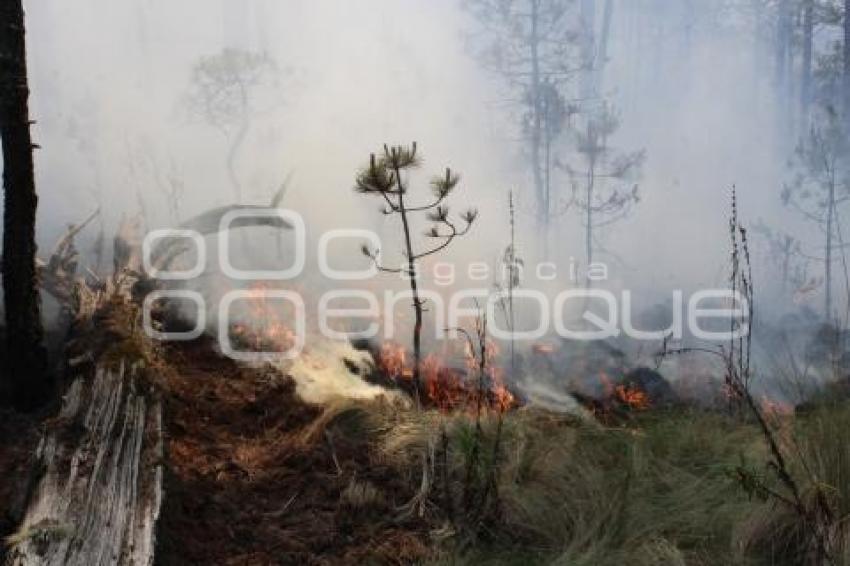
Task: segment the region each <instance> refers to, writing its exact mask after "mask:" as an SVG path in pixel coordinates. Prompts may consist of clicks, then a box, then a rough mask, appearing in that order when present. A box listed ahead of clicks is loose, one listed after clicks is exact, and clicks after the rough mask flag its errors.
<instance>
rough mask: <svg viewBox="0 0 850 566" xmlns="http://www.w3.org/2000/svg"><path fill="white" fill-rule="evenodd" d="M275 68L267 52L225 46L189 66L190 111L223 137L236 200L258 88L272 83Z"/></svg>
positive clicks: (240, 187) (254, 114)
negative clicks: (241, 162)
mask: <svg viewBox="0 0 850 566" xmlns="http://www.w3.org/2000/svg"><path fill="white" fill-rule="evenodd" d="M276 70H277V67H276V65H275V63H274V61H272V60H271V59H270V58H269V57H268V56H267V55H265V54H259V53H251V52H248V51H243V50H240V49H233V48H227V49H224V50H223V51H222V52H221V53H218V54H216V55H210V56H207V57H202V58H201V59H200V60H199V61H198V62H197V63H196V64H195V66H194V67H193V69H192V78H191V87H190V93H189V105H190V110H191V111H192V112H193V113H194V114H195V115H197V116H198V117H200V118H201V119H202V120H203V121H204V122H206V123H207V124H208V125H210V126H212V127H213V128H215V129H216V130H218V131H219V132H221V134H222V135H223V136H224V138H225V139H226V140H227V143H228V150H227V174H228V178H229V180H230V184H231V186H232V188H233V193H234V196H235V197H236V200H237V201H241V200H242V192H243V188H242V182H241V181H240V179H239V172H238V170H237V161H238V159H239V154H240V151H241V149H242V146H243V144H244V143H245V140H246V139H247V137H248V133H249V131H250V129H251V123H252V120H253V119H254V117H255V116H256V114H257V113H259V112H260V111H261V109H260V108H258V100H257V99H258V97H259V91H260V90H261V88H262V87H264V86H270V85H272V84H273V82H274V80H275V77H276Z"/></svg>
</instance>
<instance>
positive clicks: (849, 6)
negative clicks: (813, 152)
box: [841, 0, 850, 131]
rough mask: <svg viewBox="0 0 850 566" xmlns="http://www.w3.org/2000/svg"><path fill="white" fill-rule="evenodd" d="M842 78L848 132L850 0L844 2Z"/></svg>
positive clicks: (842, 98) (849, 109)
mask: <svg viewBox="0 0 850 566" xmlns="http://www.w3.org/2000/svg"><path fill="white" fill-rule="evenodd" d="M843 58H844V61H843V63H844V76H843V77H842V79H843V81H842V93H841V100H842V101H843V107H844V108H843V109H844V124H845V128H846V129H847V130H848V131H850V0H844V49H843Z"/></svg>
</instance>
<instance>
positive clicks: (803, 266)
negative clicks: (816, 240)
mask: <svg viewBox="0 0 850 566" xmlns="http://www.w3.org/2000/svg"><path fill="white" fill-rule="evenodd" d="M753 231H754V232H755V233H757V234H759V235H760V236H761V237H762V238H764V240H765V242H766V244H767V253H768V260H769V261H770V262H771V264H772V266H773V268H775V269H776V270H777V271H778V272H779V276H780V281H781V288H780V291H781V293H782V295H781V296H782V299H783V300H787V299H788V298H789V294H790V292H791V291H792V290H798V289H801V288H802V287H803V286H804V285H806V284H807V283H808V282H809V281H808V276H807V272H808V259H807V258H806V257H805V254H804V253H803V249H802V243H801V242H800V240H799V239H797V238H796V237H795V236H793V235H791V234H789V233H787V232H784V231H782V230H774V229H773V228H771V227H770V226H768V225H767V224H765V223H764V222H762V221H760V222H758V223H757V224H755V225H754V226H753Z"/></svg>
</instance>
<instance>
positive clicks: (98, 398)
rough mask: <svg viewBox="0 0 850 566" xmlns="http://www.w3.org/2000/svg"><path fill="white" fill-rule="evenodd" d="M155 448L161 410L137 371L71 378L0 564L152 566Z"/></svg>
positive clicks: (158, 457) (158, 481)
mask: <svg viewBox="0 0 850 566" xmlns="http://www.w3.org/2000/svg"><path fill="white" fill-rule="evenodd" d="M162 450H163V446H162V411H161V407H160V404H159V402H158V401H157V400H156V399H155V396H153V395H151V392H150V390H149V386H148V385H147V384H146V380H145V377H144V371H143V370H142V369H141V368H139V367H138V366H135V365H134V366H128V365H126V364H124V363H121V364H119V366H118V367H117V368H112V369H110V368H106V367H99V368H98V369H97V370H96V372H95V375H94V376H89V377H79V378H77V379H76V380H74V381H73V382H72V384H71V386H70V388H69V389H68V392H67V393H66V395H65V398H64V402H63V404H62V409H61V411H60V412H59V415H58V416H57V417H55V418H54V419H51V420H50V421H49V422H48V423H47V426H46V430H45V433H44V436H43V437H42V439H41V442H40V444H39V446H38V449H37V454H36V461H37V470H36V471H37V473H38V474H39V477H40V479H39V480H38V481H37V484H36V485H35V486H34V490H33V492H32V494H31V497H30V501H29V505H28V507H27V511H26V514H25V517H24V520H23V522H22V524H21V526H20V528H19V530H18V532H17V533H16V534H15V535H13V536H12V537H10V538H9V539H8V540H7V543H8V544H9V546H10V547H11V548H10V551H9V555H8V559H7V564H8V565H11V566H19V565H20V566H23V565H29V564H40V565H52V564H55V565H60V564H61V565H79V566H99V565H111V564H134V565H149V564H152V563H153V559H154V547H155V525H156V521H157V518H158V516H159V509H160V505H161V502H162Z"/></svg>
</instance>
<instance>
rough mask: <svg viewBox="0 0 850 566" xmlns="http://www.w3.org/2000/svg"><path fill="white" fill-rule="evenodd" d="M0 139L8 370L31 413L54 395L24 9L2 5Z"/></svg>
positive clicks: (7, 0) (16, 396) (13, 3)
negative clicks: (39, 252)
mask: <svg viewBox="0 0 850 566" xmlns="http://www.w3.org/2000/svg"><path fill="white" fill-rule="evenodd" d="M0 89H2V96H0V139H2V144H3V187H4V190H5V198H4V206H5V210H4V217H3V221H4V225H3V226H4V228H3V266H2V272H3V291H4V295H3V298H4V305H5V309H6V347H7V349H8V350H7V351H8V353H9V355H8V356H7V359H8V360H9V364H8V366H9V367H8V368H7V369H8V371H9V376H10V380H11V393H12V395H13V400H14V402H15V404H16V405H17V406H19V407H21V408H23V409H31V408H34V407H36V406H37V405H39V404H40V403H41V402H43V401H44V400H45V398H46V396H47V394H48V392H49V382H48V378H47V367H46V361H45V359H46V353H45V349H44V346H43V344H42V342H43V337H44V336H43V335H44V332H43V329H42V326H41V308H40V299H39V294H38V285H37V277H36V268H35V254H36V243H35V213H36V207H37V205H38V197H37V196H36V192H35V173H34V166H33V155H32V154H33V147H34V146H33V144H32V138H31V136H30V119H29V107H28V98H29V86H28V83H27V63H26V42H25V28H24V8H23V4H22V2H21V0H4V2H3V3H2V5H0Z"/></svg>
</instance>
